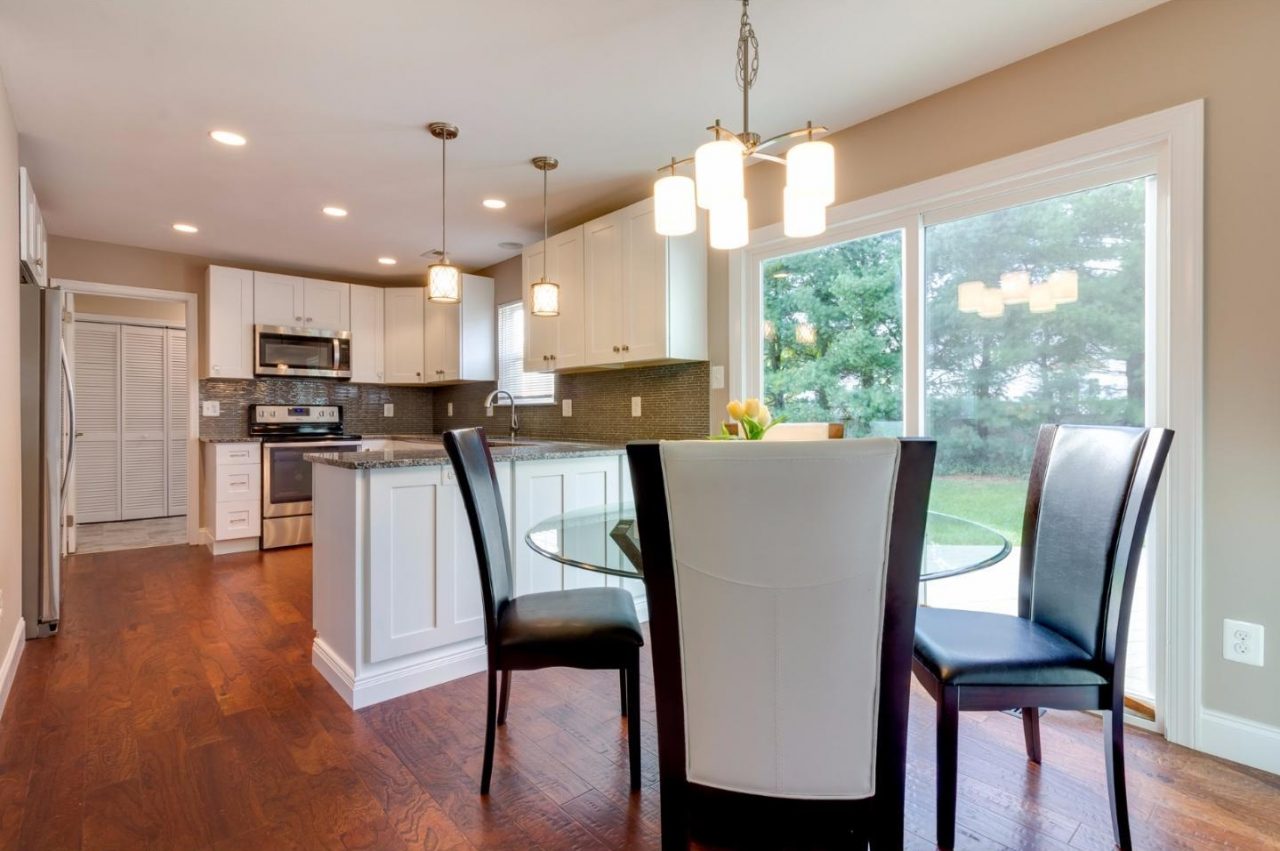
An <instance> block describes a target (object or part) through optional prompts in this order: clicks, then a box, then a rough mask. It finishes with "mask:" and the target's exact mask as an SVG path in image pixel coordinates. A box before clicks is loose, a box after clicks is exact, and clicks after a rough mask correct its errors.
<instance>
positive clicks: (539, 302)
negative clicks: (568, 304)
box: [529, 278, 560, 316]
mask: <svg viewBox="0 0 1280 851" xmlns="http://www.w3.org/2000/svg"><path fill="white" fill-rule="evenodd" d="M530 290H531V298H530V305H529V312H530V313H532V314H533V315H534V316H559V315H560V285H559V284H556V283H552V282H551V281H548V280H547V279H546V278H542V279H540V280H538V281H536V282H534V284H533V286H532V287H531V288H530Z"/></svg>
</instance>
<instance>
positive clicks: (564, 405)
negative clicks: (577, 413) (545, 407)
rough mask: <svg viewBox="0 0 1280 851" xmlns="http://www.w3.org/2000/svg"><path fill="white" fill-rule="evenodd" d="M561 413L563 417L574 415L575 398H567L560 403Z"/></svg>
mask: <svg viewBox="0 0 1280 851" xmlns="http://www.w3.org/2000/svg"><path fill="white" fill-rule="evenodd" d="M560 415H561V416H563V417H571V416H573V400H572V399H565V400H564V401H563V402H561V403H560Z"/></svg>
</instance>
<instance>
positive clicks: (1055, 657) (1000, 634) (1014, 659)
mask: <svg viewBox="0 0 1280 851" xmlns="http://www.w3.org/2000/svg"><path fill="white" fill-rule="evenodd" d="M915 657H916V659H917V660H919V661H920V662H921V663H923V664H924V666H925V667H926V668H928V670H929V671H930V672H931V673H933V675H934V676H935V677H937V678H938V679H939V680H940V681H941V682H944V683H950V684H953V685H1010V686H1015V685H1016V686H1026V685H1036V686H1055V685H1062V686H1068V685H1101V684H1103V683H1105V682H1106V680H1105V679H1104V678H1103V677H1102V676H1101V675H1099V674H1098V673H1097V672H1095V671H1094V669H1093V664H1094V663H1093V658H1092V657H1091V656H1090V655H1089V654H1088V653H1087V652H1085V650H1084V649H1083V648H1081V647H1078V646H1077V645H1076V644H1074V643H1073V642H1071V641H1070V640H1068V639H1066V638H1063V637H1062V636H1061V635H1059V634H1058V633H1056V632H1054V631H1053V630H1051V629H1049V628H1047V627H1043V626H1040V625H1038V624H1036V623H1033V622H1032V621H1029V620H1027V619H1026V618H1017V617H1012V616H1010V615H997V614H990V613H988V612H964V611H957V610H954V609H931V608H927V607H923V606H922V607H921V608H920V610H919V611H918V612H917V613H916V649H915Z"/></svg>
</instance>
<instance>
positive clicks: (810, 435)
mask: <svg viewBox="0 0 1280 851" xmlns="http://www.w3.org/2000/svg"><path fill="white" fill-rule="evenodd" d="M764 439H765V440H843V439H844V423H778V424H777V425H775V426H774V427H773V428H771V429H769V430H768V431H766V432H765V433H764Z"/></svg>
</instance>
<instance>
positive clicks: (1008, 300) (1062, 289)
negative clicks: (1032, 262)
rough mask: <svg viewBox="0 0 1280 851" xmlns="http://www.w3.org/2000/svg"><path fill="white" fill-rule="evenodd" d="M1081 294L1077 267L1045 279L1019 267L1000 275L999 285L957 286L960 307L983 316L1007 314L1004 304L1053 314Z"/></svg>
mask: <svg viewBox="0 0 1280 851" xmlns="http://www.w3.org/2000/svg"><path fill="white" fill-rule="evenodd" d="M1079 297H1080V275H1079V273H1078V272H1076V270H1075V269H1059V270H1058V271H1056V272H1053V273H1052V274H1050V275H1049V277H1048V278H1047V279H1045V280H1043V281H1032V280H1031V273H1030V272H1028V271H1026V270H1024V269H1019V270H1016V271H1013V272H1005V273H1004V274H1003V275H1001V276H1000V284H999V286H995V287H989V286H987V285H986V282H984V281H965V282H964V283H963V284H961V285H960V286H958V287H956V301H957V305H956V306H957V309H959V311H960V312H961V313H976V314H978V316H979V317H980V318H982V319H996V318H997V317H1000V316H1004V309H1005V306H1006V305H1011V304H1025V305H1026V306H1027V310H1029V311H1030V312H1031V313H1051V312H1052V311H1054V310H1055V309H1057V307H1058V305H1060V304H1071V303H1072V302H1074V301H1076V300H1077V299H1078V298H1079Z"/></svg>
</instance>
